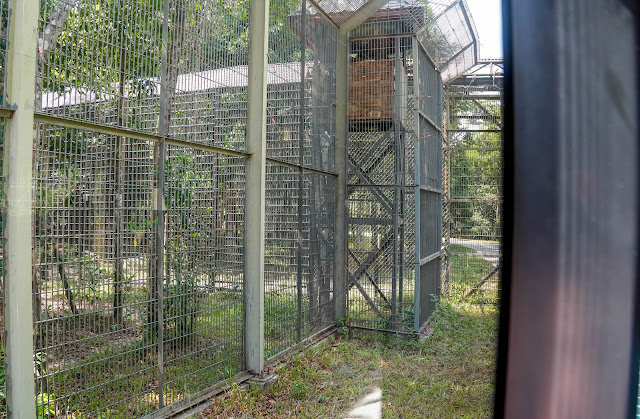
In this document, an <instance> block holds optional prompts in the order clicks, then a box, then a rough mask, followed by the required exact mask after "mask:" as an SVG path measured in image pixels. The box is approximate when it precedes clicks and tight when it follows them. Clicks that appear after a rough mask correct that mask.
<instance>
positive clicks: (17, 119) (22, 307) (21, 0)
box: [3, 0, 40, 418]
mask: <svg viewBox="0 0 640 419" xmlns="http://www.w3.org/2000/svg"><path fill="white" fill-rule="evenodd" d="M39 6H40V3H39V2H38V0H11V2H10V3H9V16H10V17H11V24H10V25H9V42H8V45H9V48H8V51H7V82H6V103H7V104H8V105H9V106H10V107H12V108H14V109H15V113H14V114H13V117H12V118H11V119H7V121H6V132H5V146H4V178H5V180H4V197H5V208H6V210H5V211H6V212H5V214H4V219H5V227H4V228H5V230H4V240H5V241H4V249H3V251H4V269H5V277H4V287H5V288H4V304H5V307H4V328H5V336H6V340H5V353H6V386H7V399H6V400H7V414H8V416H9V417H11V418H35V416H36V411H35V409H36V406H35V401H34V400H35V399H34V398H35V385H34V375H33V336H32V327H33V325H32V307H31V304H32V300H31V292H32V290H31V282H32V281H31V280H32V278H31V270H32V269H33V267H32V264H31V250H32V249H31V227H32V221H33V220H32V218H31V205H32V204H31V179H32V175H33V173H32V164H31V160H32V147H33V135H34V129H33V123H34V121H33V111H34V95H35V78H36V46H37V45H38V40H37V28H38V13H37V10H38V9H39ZM34 11H35V12H34Z"/></svg>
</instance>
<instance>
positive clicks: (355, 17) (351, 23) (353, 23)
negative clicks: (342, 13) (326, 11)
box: [340, 0, 389, 33]
mask: <svg viewBox="0 0 640 419" xmlns="http://www.w3.org/2000/svg"><path fill="white" fill-rule="evenodd" d="M388 1H389V0H369V1H367V2H366V3H365V4H363V5H362V6H361V7H360V8H359V9H358V10H356V11H355V12H353V13H352V14H351V16H349V17H348V18H347V20H345V21H344V22H342V23H341V24H340V32H342V33H348V32H350V31H352V30H353V29H355V28H357V27H358V26H360V24H362V23H363V22H364V21H365V20H367V19H369V18H370V17H371V15H373V14H374V13H375V12H377V11H378V10H380V9H381V8H382V7H384V6H385V5H386V4H387V2H388Z"/></svg>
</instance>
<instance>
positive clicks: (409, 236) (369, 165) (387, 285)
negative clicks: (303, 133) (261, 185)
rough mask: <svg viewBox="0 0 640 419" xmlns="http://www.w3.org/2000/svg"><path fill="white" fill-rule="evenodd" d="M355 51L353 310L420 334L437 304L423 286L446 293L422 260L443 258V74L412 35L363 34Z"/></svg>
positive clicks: (355, 316)
mask: <svg viewBox="0 0 640 419" xmlns="http://www.w3.org/2000/svg"><path fill="white" fill-rule="evenodd" d="M396 6H398V5H396ZM386 12H388V10H387V11H386ZM423 12H424V11H421V12H420V13H423ZM377 23H380V21H378V22H377ZM364 25H368V23H365V24H364ZM368 28H369V29H370V28H371V26H369V27H368ZM369 29H367V28H365V29H363V31H364V32H363V33H365V32H366V31H367V30H369ZM351 53H352V62H351V63H350V85H349V93H350V106H349V125H350V136H349V150H348V151H349V153H348V169H349V185H350V186H349V189H348V193H349V209H350V213H349V217H350V218H349V298H348V300H349V309H350V317H351V321H352V325H353V326H356V327H365V328H374V329H382V330H392V331H403V332H408V331H414V330H416V329H417V328H418V327H420V326H421V324H422V323H421V322H423V321H424V320H425V318H426V317H428V315H429V314H430V310H432V309H433V305H432V304H431V303H429V302H428V301H427V300H429V299H430V298H431V297H430V294H424V292H425V287H426V288H427V289H431V288H433V289H435V291H434V292H436V293H437V291H438V286H436V285H435V284H436V282H437V281H439V276H432V277H429V278H421V277H420V274H421V272H423V271H424V269H421V268H420V265H423V264H426V263H430V262H432V261H433V260H437V261H438V263H439V261H440V259H439V254H440V253H439V252H440V224H441V223H440V209H441V203H440V202H441V201H440V196H439V191H440V188H441V186H440V185H441V181H442V179H441V173H440V172H441V163H440V161H441V158H442V157H441V133H440V131H439V127H440V120H441V115H442V111H441V110H440V105H441V103H442V86H441V81H440V74H439V72H438V70H437V69H436V67H435V66H434V64H433V63H432V62H431V61H430V59H429V57H428V56H427V54H426V53H425V52H424V50H423V48H422V47H421V46H420V45H419V44H418V43H417V42H416V40H415V38H412V37H407V36H396V37H380V36H376V37H370V38H367V37H358V38H356V39H352V40H351ZM416 164H418V165H419V166H418V167H415V165H416ZM422 187H425V188H427V190H426V191H420V192H419V195H418V200H417V201H416V193H418V192H417V191H419V190H420V189H421V188H422ZM418 204H421V205H420V211H419V212H416V205H418ZM418 233H419V234H418ZM418 237H419V239H417V238H418ZM416 240H419V243H416ZM418 245H420V246H418ZM418 251H419V255H416V253H417V252H418ZM426 257H431V259H429V260H425V261H424V262H423V261H422V258H426ZM416 258H419V259H420V260H416ZM434 258H435V259H434ZM424 272H425V274H426V273H429V275H431V274H432V272H431V271H428V272H427V271H424ZM438 275H439V271H438ZM425 281H426V282H425ZM427 282H428V285H424V284H426V283H427ZM423 283H424V284H423ZM423 285H424V287H423ZM432 285H433V286H432ZM416 287H420V288H419V289H418V288H416ZM416 292H419V295H415V293H416ZM416 310H419V312H420V315H419V317H420V318H419V319H418V318H415V315H414V313H415V312H416Z"/></svg>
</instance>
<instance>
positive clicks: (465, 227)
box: [443, 82, 502, 303]
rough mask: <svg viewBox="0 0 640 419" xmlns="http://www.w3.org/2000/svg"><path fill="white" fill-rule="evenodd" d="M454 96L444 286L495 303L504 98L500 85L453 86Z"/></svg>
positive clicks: (448, 152) (452, 294)
mask: <svg viewBox="0 0 640 419" xmlns="http://www.w3.org/2000/svg"><path fill="white" fill-rule="evenodd" d="M461 84H464V82H462V83H461ZM448 97H449V99H448V101H449V104H448V114H449V116H448V133H447V137H448V138H447V147H446V149H445V154H446V159H445V161H446V164H445V167H444V169H445V170H444V171H445V173H444V175H445V178H446V179H447V180H446V189H447V197H446V199H445V203H444V206H443V211H444V214H445V217H444V224H443V226H444V231H443V234H444V235H445V236H446V237H447V240H446V247H447V261H446V266H445V268H444V269H445V273H444V276H443V277H444V281H445V284H444V287H445V289H446V288H448V292H449V296H450V298H462V299H466V300H469V301H473V302H478V303H487V302H490V303H495V302H496V301H497V298H498V290H499V277H500V265H501V256H502V249H501V241H502V227H501V206H502V136H501V133H500V129H501V128H502V125H501V106H502V96H501V92H500V90H499V89H498V88H497V87H487V88H473V87H463V86H450V87H449V88H448Z"/></svg>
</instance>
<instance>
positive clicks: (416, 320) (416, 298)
mask: <svg viewBox="0 0 640 419" xmlns="http://www.w3.org/2000/svg"><path fill="white" fill-rule="evenodd" d="M412 42H413V46H414V48H415V51H416V52H417V50H418V48H419V46H418V42H417V39H416V38H413V39H412ZM419 61H420V60H414V61H413V94H414V95H415V96H416V98H419V97H420V94H421V92H420V83H418V79H419V77H420V76H419V75H420V71H419V70H420V68H419V64H418V63H419ZM419 108H420V102H419V100H418V99H416V110H415V112H414V115H413V117H414V122H413V127H414V128H413V129H414V134H415V135H414V138H413V141H414V147H413V154H414V160H413V161H414V182H415V187H414V189H413V193H414V200H415V201H414V202H415V211H414V219H415V221H414V222H415V268H414V272H415V273H414V275H415V277H414V284H415V285H414V291H413V292H414V294H413V328H414V329H415V330H416V331H417V330H419V329H420V302H421V298H420V282H421V281H420V256H421V251H420V244H421V241H422V239H421V237H420V236H421V233H422V232H421V231H420V219H421V216H422V211H421V209H420V167H421V165H422V164H423V162H422V161H421V160H420V142H421V141H422V138H420V137H421V136H422V132H421V131H420V113H419V112H418V111H419Z"/></svg>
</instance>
